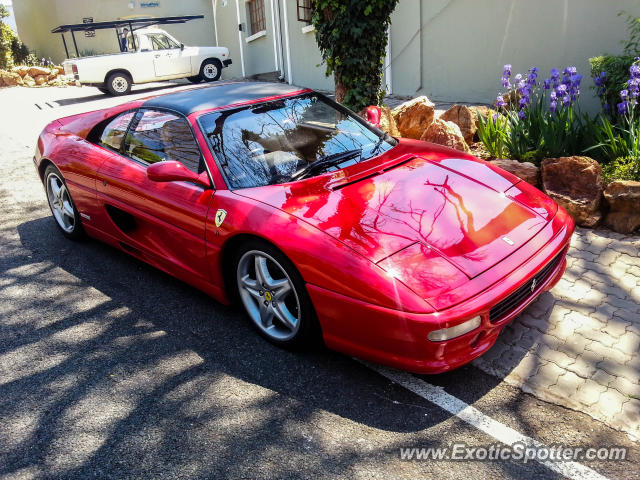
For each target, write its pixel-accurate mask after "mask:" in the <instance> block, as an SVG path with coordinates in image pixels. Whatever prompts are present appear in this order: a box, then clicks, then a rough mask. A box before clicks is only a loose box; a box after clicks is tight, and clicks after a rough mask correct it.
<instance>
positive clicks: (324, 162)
mask: <svg viewBox="0 0 640 480" xmlns="http://www.w3.org/2000/svg"><path fill="white" fill-rule="evenodd" d="M360 155H362V149H361V148H356V149H354V150H346V151H344V152H338V153H333V154H331V155H325V156H324V157H320V158H319V159H318V160H316V161H315V162H313V163H309V164H308V165H307V166H305V167H302V168H301V169H300V170H298V171H297V172H295V173H294V174H293V175H291V179H292V180H300V179H301V178H304V177H306V176H307V175H309V174H311V173H314V172H318V171H320V170H323V169H325V168H327V167H332V166H335V165H339V164H340V163H342V162H343V161H345V160H347V159H349V158H352V157H355V156H360Z"/></svg>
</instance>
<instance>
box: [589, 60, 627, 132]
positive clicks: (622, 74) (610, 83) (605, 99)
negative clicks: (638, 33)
mask: <svg viewBox="0 0 640 480" xmlns="http://www.w3.org/2000/svg"><path fill="white" fill-rule="evenodd" d="M633 62H634V56H633V55H601V56H599V57H593V58H590V59H589V65H590V67H591V77H592V78H593V80H594V82H595V83H596V85H595V87H593V88H594V89H595V91H596V93H597V94H598V97H599V98H600V103H601V104H602V109H603V111H604V113H605V114H606V115H608V116H609V117H610V118H611V119H612V120H617V118H618V114H617V110H616V104H617V103H618V102H619V101H620V100H619V99H620V96H619V94H620V90H622V89H623V88H624V87H625V84H626V82H627V80H628V78H629V67H630V66H631V65H633ZM603 73H604V75H603Z"/></svg>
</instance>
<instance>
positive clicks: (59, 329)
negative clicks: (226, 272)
mask: <svg viewBox="0 0 640 480" xmlns="http://www.w3.org/2000/svg"><path fill="white" fill-rule="evenodd" d="M18 233H19V237H20V241H21V243H22V246H23V247H25V249H26V251H27V252H28V254H26V255H25V254H22V255H12V256H11V257H5V258H2V259H1V262H2V263H1V264H0V267H1V269H0V270H1V271H2V284H0V295H2V297H3V298H13V297H14V296H19V297H24V296H25V295H26V296H27V297H28V301H27V302H18V303H20V305H21V310H20V311H16V310H15V307H14V306H12V305H11V302H4V305H3V306H2V316H3V317H4V318H5V319H6V321H4V322H3V323H2V324H0V335H1V336H2V338H3V343H2V345H1V346H0V359H2V361H3V363H4V366H3V375H2V378H3V379H0V392H1V396H2V398H3V402H2V404H0V418H3V419H5V420H8V421H7V422H6V424H5V426H4V432H3V431H2V430H0V437H2V436H5V435H6V437H7V438H6V441H4V442H0V443H1V444H3V446H2V447H0V454H1V457H2V458H4V459H5V460H3V462H2V463H1V464H0V474H14V473H18V472H29V471H31V470H33V469H35V470H37V471H38V472H40V473H44V475H45V476H54V477H55V476H58V477H59V476H63V477H65V478H85V477H86V476H88V475H90V474H91V475H98V476H102V477H109V478H123V477H125V476H143V477H156V476H163V477H178V476H181V475H185V472H190V473H189V475H188V476H194V477H198V476H211V477H215V476H231V477H241V476H246V475H247V474H248V473H247V472H250V473H249V476H252V477H274V478H299V477H304V476H307V474H308V472H309V471H316V472H326V473H327V474H329V475H331V474H334V475H346V476H350V474H349V472H353V469H354V468H359V467H362V466H364V465H368V464H373V465H386V464H388V463H389V462H392V463H393V462H399V460H398V458H397V457H398V449H399V447H401V446H407V445H409V446H412V445H416V444H418V445H419V446H434V445H446V444H447V442H448V441H449V439H450V438H451V437H450V436H451V435H456V434H459V435H463V432H465V431H466V430H467V429H468V427H465V426H464V424H461V422H453V423H452V422H450V421H448V420H450V419H451V415H450V414H448V413H447V412H445V411H443V410H441V409H439V408H438V407H436V406H435V405H433V404H431V403H429V402H427V401H426V400H423V399H422V398H419V397H416V396H415V395H413V394H412V393H410V392H408V391H406V390H404V389H403V388H401V387H399V386H397V385H394V384H392V383H390V382H388V381H386V380H385V379H383V378H382V377H380V376H379V375H377V374H376V373H374V372H372V371H371V370H369V369H367V368H365V367H364V366H361V365H359V364H358V363H356V362H354V361H353V360H352V359H350V358H348V357H345V356H343V355H340V354H337V353H334V352H331V351H328V350H326V349H318V350H316V351H311V352H304V353H296V352H289V351H285V350H281V349H278V348H276V347H274V346H272V345H270V344H269V343H267V342H265V341H264V340H263V339H261V338H260V337H259V336H258V335H257V334H256V333H255V332H254V330H253V328H252V327H251V326H250V324H249V322H248V321H247V320H246V319H245V318H244V316H243V315H241V314H240V313H239V312H237V311H235V310H234V309H231V308H227V307H224V306H221V305H220V304H218V303H217V302H215V301H213V300H212V299H211V298H209V297H207V296H206V295H204V294H202V293H200V292H199V291H197V290H195V289H193V288H191V287H189V286H187V285H185V284H183V283H181V282H179V281H177V280H175V279H174V278H172V277H170V276H168V275H165V274H163V273H161V272H159V271H157V270H155V269H154V268H152V267H149V266H147V265H146V264H143V263H141V262H139V261H137V260H135V259H133V258H131V257H129V256H128V255H126V254H123V253H122V252H120V251H117V250H115V249H112V248H111V247H108V246H106V245H103V244H101V243H98V242H94V241H87V242H83V243H70V242H69V241H68V240H66V239H64V238H63V237H62V236H61V235H60V234H59V233H58V232H57V230H56V228H55V225H54V223H53V221H52V220H51V219H50V218H41V219H37V220H33V221H28V222H25V223H22V224H21V225H19V226H18ZM460 372H461V371H458V373H456V374H454V375H460ZM440 378H444V377H443V376H441V377H440ZM453 378H454V379H455V378H459V377H455V376H454V377H453ZM499 382H500V381H499V379H494V378H492V377H487V381H486V382H483V383H482V385H481V386H479V387H476V388H475V390H474V391H473V392H469V391H468V392H467V393H466V398H465V400H466V401H467V402H469V403H473V402H474V399H477V398H480V397H482V396H484V395H485V394H486V393H487V392H489V391H490V390H491V389H492V388H493V387H494V386H495V385H497V384H498V383H499ZM339 419H346V420H347V421H348V423H349V425H352V426H353V427H352V428H355V429H356V430H357V431H359V432H360V433H358V435H360V436H361V437H360V438H350V436H349V435H350V433H349V431H348V430H347V432H346V433H345V432H342V431H340V429H338V428H336V425H337V424H338V423H337V422H338V420H339ZM342 422H344V420H342ZM341 425H342V424H341ZM443 425H446V426H443ZM443 428H444V429H445V430H444V431H443ZM362 429H364V433H362V432H361V430H362ZM426 429H430V433H429V434H428V435H426V434H425V430H426ZM367 432H369V433H367ZM381 432H382V433H381ZM476 434H478V433H477V432H476ZM378 435H383V436H384V438H385V439H386V441H385V443H384V445H380V444H376V443H370V441H371V440H372V439H373V438H374V437H376V436H378ZM466 435H467V437H468V433H467V434H466ZM369 436H371V439H369V438H368V437H369ZM397 468H398V469H399V470H398V471H401V470H402V469H409V468H410V469H417V471H420V470H421V469H422V468H423V466H421V465H420V464H411V465H409V464H407V463H406V462H400V463H398V467H397ZM488 468H491V469H492V471H493V472H494V473H495V472H503V473H507V474H508V475H509V476H516V477H519V478H528V477H530V478H535V477H536V476H538V477H539V476H540V472H544V473H546V474H548V473H549V472H548V471H546V470H545V469H544V467H541V466H538V465H536V466H533V467H532V466H531V465H529V466H527V465H519V464H515V463H510V462H500V463H499V464H496V465H492V466H490V467H488ZM305 472H307V473H305ZM411 472H413V474H415V471H414V470H411ZM407 475H409V472H407Z"/></svg>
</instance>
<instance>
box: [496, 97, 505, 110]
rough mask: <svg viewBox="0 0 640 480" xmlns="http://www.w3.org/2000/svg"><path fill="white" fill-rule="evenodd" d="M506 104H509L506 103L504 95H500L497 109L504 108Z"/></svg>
mask: <svg viewBox="0 0 640 480" xmlns="http://www.w3.org/2000/svg"><path fill="white" fill-rule="evenodd" d="M506 104H507V102H505V101H504V98H503V97H502V95H498V98H496V107H498V108H502V107H504V106H505V105H506Z"/></svg>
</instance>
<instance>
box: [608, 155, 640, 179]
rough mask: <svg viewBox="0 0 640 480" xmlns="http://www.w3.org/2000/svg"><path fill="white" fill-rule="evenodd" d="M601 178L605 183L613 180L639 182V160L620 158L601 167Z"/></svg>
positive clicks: (636, 158)
mask: <svg viewBox="0 0 640 480" xmlns="http://www.w3.org/2000/svg"><path fill="white" fill-rule="evenodd" d="M602 176H603V178H604V181H605V182H606V183H609V182H612V181H613V180H635V181H640V158H638V157H621V158H617V159H615V160H614V161H612V162H610V163H609V164H607V165H604V166H603V167H602Z"/></svg>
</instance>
